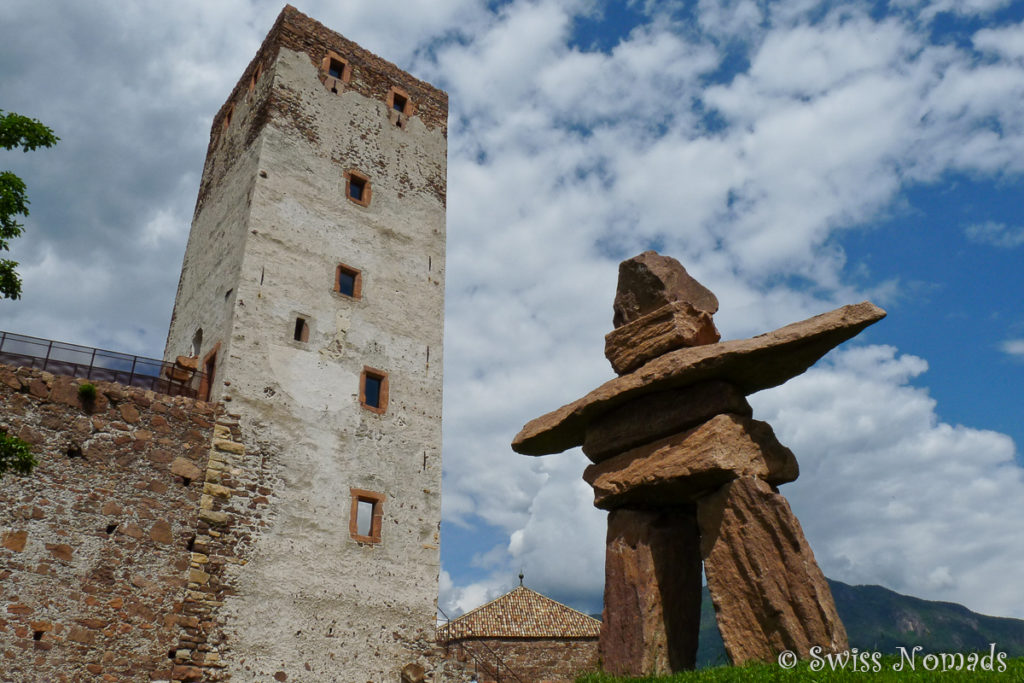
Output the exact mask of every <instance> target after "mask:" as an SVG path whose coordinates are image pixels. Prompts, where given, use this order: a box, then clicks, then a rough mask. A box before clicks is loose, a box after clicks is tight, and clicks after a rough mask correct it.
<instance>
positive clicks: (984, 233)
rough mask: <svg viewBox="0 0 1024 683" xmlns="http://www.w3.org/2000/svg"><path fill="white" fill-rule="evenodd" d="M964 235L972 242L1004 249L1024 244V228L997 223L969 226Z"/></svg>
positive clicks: (988, 222) (990, 222) (987, 222)
mask: <svg viewBox="0 0 1024 683" xmlns="http://www.w3.org/2000/svg"><path fill="white" fill-rule="evenodd" d="M964 234H965V235H967V239H969V240H971V241H972V242H977V243H978V244H988V245H991V246H993V247H1003V248H1004V249H1013V248H1014V247H1019V246H1020V245H1022V244H1024V227H1011V226H1008V225H1006V224H1005V223H997V222H995V221H986V222H985V223H975V224H974V225H969V226H967V228H966V229H965V230H964Z"/></svg>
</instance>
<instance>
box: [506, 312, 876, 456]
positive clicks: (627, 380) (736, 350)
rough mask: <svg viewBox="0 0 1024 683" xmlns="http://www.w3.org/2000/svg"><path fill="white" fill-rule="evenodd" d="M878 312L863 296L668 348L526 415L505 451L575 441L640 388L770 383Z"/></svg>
mask: <svg viewBox="0 0 1024 683" xmlns="http://www.w3.org/2000/svg"><path fill="white" fill-rule="evenodd" d="M884 317H885V311H883V310H882V309H881V308H879V307H878V306H875V305H874V304H872V303H870V302H868V301H865V302H862V303H859V304H855V305H852V306H843V307H842V308H837V309H836V310H834V311H830V312H828V313H823V314H821V315H817V316H814V317H813V318H808V319H807V320H803V321H800V322H798V323H793V324H792V325H786V326H785V327H782V328H779V329H777V330H775V331H773V332H768V333H766V334H761V335H758V336H756V337H752V338H750V339H736V340H732V341H725V342H719V343H718V344H705V345H703V346H694V347H690V348H684V349H677V350H675V351H670V352H669V353H666V354H665V355H663V356H660V357H658V358H655V359H654V360H652V361H650V362H649V363H647V364H646V365H644V367H643V369H642V371H639V372H632V373H630V374H628V375H623V376H621V377H617V378H615V379H613V380H609V381H608V382H605V383H604V384H602V385H601V386H599V387H598V388H596V389H594V390H593V391H591V392H590V393H589V394H587V395H586V396H584V397H583V398H580V399H577V400H576V401H573V402H572V403H569V404H567V405H564V406H562V407H561V408H559V409H557V410H554V411H552V412H550V413H548V414H547V415H542V416H540V417H538V418H535V419H533V420H530V422H528V423H527V424H526V425H525V426H524V427H523V428H522V429H521V430H520V432H519V433H518V434H517V435H516V437H515V439H513V441H512V449H513V450H514V451H515V452H516V453H522V454H524V455H545V454H547V453H560V452H562V451H564V450H565V449H567V448H572V447H573V446H579V445H581V444H582V443H583V439H584V435H585V433H586V428H587V425H588V424H589V423H590V422H591V421H592V420H594V419H596V418H598V417H600V416H601V415H603V414H605V413H607V412H608V411H609V410H611V409H612V408H615V407H617V406H620V405H622V404H624V403H628V402H629V401H632V400H634V399H636V398H639V397H640V396H642V395H644V394H653V393H655V392H659V391H668V390H670V389H679V388H682V387H686V386H691V385H693V384H697V383H698V382H704V381H707V380H722V381H725V382H729V383H731V384H734V385H735V386H736V387H737V388H738V389H739V390H740V391H742V392H743V393H744V394H745V395H749V394H752V393H754V392H756V391H760V390H762V389H768V388H769V387H774V386H778V385H779V384H782V383H783V382H785V381H786V380H788V379H791V378H793V377H796V376H797V375H799V374H800V373H802V372H804V371H805V370H807V368H809V367H811V366H812V365H813V364H814V363H815V362H817V360H818V359H819V358H821V357H822V356H824V355H825V354H826V353H828V352H829V351H830V350H831V349H833V348H834V347H836V346H838V345H839V344H841V343H843V342H844V341H846V340H847V339H850V338H851V337H853V336H855V335H857V334H858V333H859V332H860V331H861V330H863V329H864V328H865V327H867V326H868V325H871V324H873V323H876V322H878V321H879V320H881V319H882V318H884Z"/></svg>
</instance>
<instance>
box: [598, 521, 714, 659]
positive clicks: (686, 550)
mask: <svg viewBox="0 0 1024 683" xmlns="http://www.w3.org/2000/svg"><path fill="white" fill-rule="evenodd" d="M700 597H701V559H700V539H699V537H698V533H697V518H696V515H695V513H694V512H693V510H692V507H690V508H686V507H680V508H672V509H662V510H657V511H653V510H651V511H648V510H630V509H624V508H620V509H617V510H612V511H611V512H610V513H609V515H608V545H607V551H606V555H605V582H604V615H603V623H602V626H601V641H600V645H599V649H600V653H601V661H602V662H603V664H604V667H605V671H607V672H608V673H612V674H616V675H620V676H621V675H633V676H639V675H645V674H652V673H672V672H675V671H682V670H684V669H693V668H694V667H695V666H696V662H697V636H698V632H699V630H700Z"/></svg>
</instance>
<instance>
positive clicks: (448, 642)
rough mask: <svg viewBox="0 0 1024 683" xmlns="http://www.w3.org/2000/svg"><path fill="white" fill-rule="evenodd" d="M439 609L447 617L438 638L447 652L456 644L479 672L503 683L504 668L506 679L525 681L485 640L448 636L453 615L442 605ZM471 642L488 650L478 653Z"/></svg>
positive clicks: (439, 629) (520, 682) (439, 628)
mask: <svg viewBox="0 0 1024 683" xmlns="http://www.w3.org/2000/svg"><path fill="white" fill-rule="evenodd" d="M437 611H438V612H440V613H441V614H442V615H443V616H444V618H445V619H446V622H445V624H444V625H443V626H440V627H438V628H437V639H438V640H439V641H442V642H443V643H444V647H445V652H448V650H449V648H450V647H451V646H452V645H453V644H454V645H455V646H456V647H457V648H459V651H460V652H462V653H465V654H468V655H469V656H470V657H472V659H473V664H474V665H475V666H474V668H475V669H476V671H477V673H483V674H484V675H485V676H491V677H493V679H494V680H495V681H497V683H501V677H502V670H504V674H505V676H506V678H505V680H506V681H513V680H514V681H518V682H519V683H524V681H523V679H522V678H520V677H519V676H518V675H517V674H516V672H515V671H513V670H512V667H510V666H509V665H508V664H506V663H505V662H504V660H502V658H501V657H499V656H498V653H497V652H495V651H494V650H493V649H492V648H491V647H490V646H489V645H488V644H487V643H485V642H484V641H483V640H481V639H478V638H473V637H471V636H461V637H458V638H450V637H446V635H448V634H450V628H449V627H450V624H451V623H452V620H451V617H449V616H448V615H447V614H445V612H444V610H443V609H441V606H440V605H438V607H437ZM442 634H444V635H442ZM469 643H475V644H477V645H480V646H481V647H483V648H484V649H485V650H487V652H486V653H478V652H476V651H475V650H474V649H473V648H472V647H469ZM492 658H493V659H494V662H493V663H491V661H489V660H490V659H492ZM481 669H482V671H481Z"/></svg>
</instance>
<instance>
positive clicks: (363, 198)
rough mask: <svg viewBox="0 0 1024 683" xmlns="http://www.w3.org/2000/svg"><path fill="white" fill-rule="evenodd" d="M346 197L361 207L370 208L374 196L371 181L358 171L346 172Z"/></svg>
mask: <svg viewBox="0 0 1024 683" xmlns="http://www.w3.org/2000/svg"><path fill="white" fill-rule="evenodd" d="M345 196H347V197H348V198H349V200H350V201H352V202H354V203H356V204H358V205H359V206H369V205H370V197H371V196H372V190H371V188H370V179H369V178H367V177H366V176H365V175H363V174H362V173H360V172H359V171H356V170H349V171H345Z"/></svg>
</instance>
